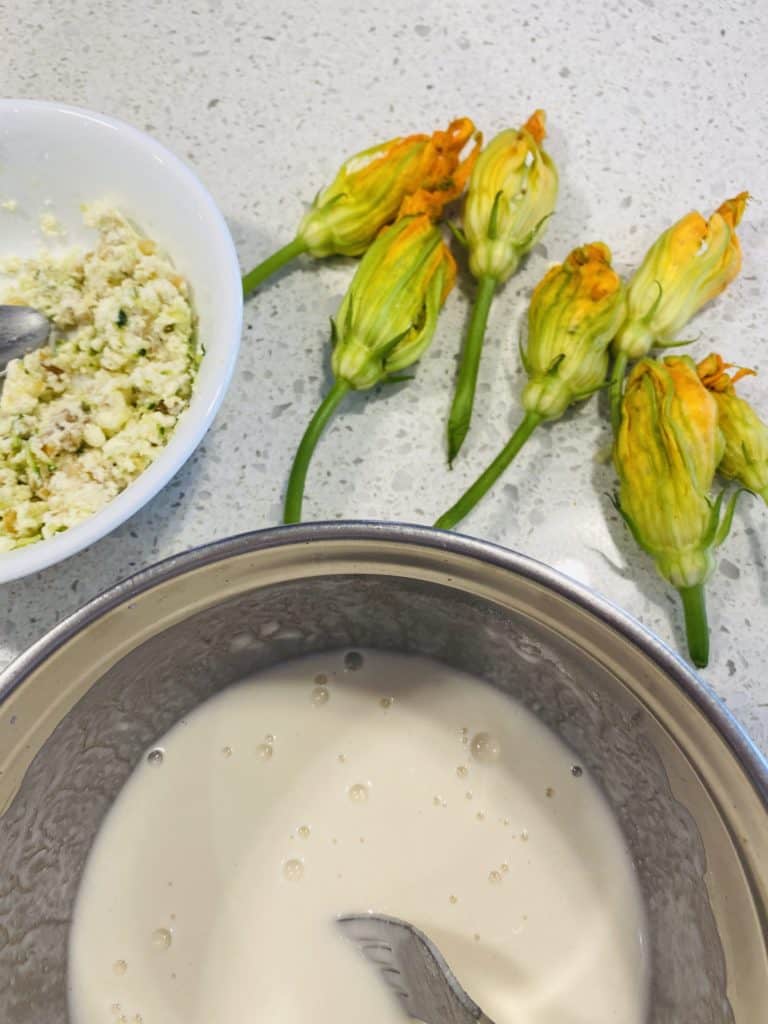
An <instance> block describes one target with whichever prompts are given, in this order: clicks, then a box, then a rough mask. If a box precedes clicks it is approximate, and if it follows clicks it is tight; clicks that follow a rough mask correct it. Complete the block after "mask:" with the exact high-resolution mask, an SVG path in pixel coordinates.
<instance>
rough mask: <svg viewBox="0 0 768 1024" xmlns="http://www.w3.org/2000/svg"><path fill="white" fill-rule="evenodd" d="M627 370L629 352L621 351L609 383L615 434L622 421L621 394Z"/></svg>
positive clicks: (614, 364)
mask: <svg viewBox="0 0 768 1024" xmlns="http://www.w3.org/2000/svg"><path fill="white" fill-rule="evenodd" d="M626 372H627V354H626V352H619V354H618V355H617V356H616V358H615V359H614V360H613V367H612V369H611V381H610V384H609V385H608V394H609V395H610V398H611V426H612V427H613V432H614V434H616V433H618V430H619V425H620V423H621V396H622V391H623V389H624V374H625V373H626Z"/></svg>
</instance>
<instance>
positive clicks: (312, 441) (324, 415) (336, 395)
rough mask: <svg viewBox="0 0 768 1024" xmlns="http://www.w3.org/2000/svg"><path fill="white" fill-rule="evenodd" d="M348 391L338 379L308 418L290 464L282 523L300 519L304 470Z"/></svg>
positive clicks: (305, 477)
mask: <svg viewBox="0 0 768 1024" xmlns="http://www.w3.org/2000/svg"><path fill="white" fill-rule="evenodd" d="M348 391H349V384H348V383H347V382H346V381H345V380H337V381H336V382H335V384H334V385H333V387H332V388H331V390H330V391H329V392H328V394H327V395H326V396H325V398H324V399H323V400H322V402H321V403H320V406H319V408H318V409H317V412H316V413H315V415H314V416H313V417H312V419H311V420H310V421H309V426H308V427H307V429H306V430H305V431H304V436H303V437H302V439H301V442H300V443H299V447H298V449H297V451H296V456H295V457H294V460H293V466H291V475H290V477H289V479H288V490H287V491H286V494H285V510H284V515H283V522H284V523H300V522H301V505H302V502H303V500H304V485H305V483H306V480H307V470H308V469H309V463H310V461H311V459H312V454H313V452H314V450H315V448H316V447H317V442H318V441H319V440H320V437H321V436H322V433H323V431H324V430H325V428H326V426H327V425H328V420H329V419H330V418H331V416H333V414H334V412H335V411H336V408H337V406H338V404H339V402H341V400H342V398H343V397H344V396H345V395H346V393H347V392H348Z"/></svg>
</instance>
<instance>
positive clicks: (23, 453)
mask: <svg viewBox="0 0 768 1024" xmlns="http://www.w3.org/2000/svg"><path fill="white" fill-rule="evenodd" d="M85 222H86V224H88V225H89V226H91V227H93V228H95V229H96V230H97V231H98V233H99V240H98V242H97V244H96V246H95V248H94V249H93V250H92V251H88V252H85V251H83V250H82V249H71V250H68V251H65V252H63V253H61V252H57V253H51V252H47V251H46V252H43V253H41V254H40V255H39V256H38V257H36V258H34V259H17V258H13V259H9V260H6V261H5V262H4V264H3V266H2V270H3V272H4V273H6V274H8V275H10V278H11V280H10V283H9V284H8V286H7V287H6V288H5V289H4V291H3V293H2V296H1V297H0V302H3V303H10V304H16V305H25V306H33V307H35V308H36V309H39V310H41V312H43V313H45V314H46V316H48V317H49V318H50V320H51V323H52V330H51V337H50V340H49V343H48V344H47V345H46V346H45V347H44V348H40V349H37V350H35V351H34V352H30V353H29V354H28V355H26V356H25V357H24V358H23V359H16V360H13V361H12V362H11V363H9V364H8V367H7V370H6V374H5V381H4V384H3V387H2V393H0V552H3V551H10V550H11V549H13V548H17V547H22V546H24V545H26V544H30V543H33V542H35V541H39V540H43V539H45V538H47V537H51V536H53V535H54V534H56V533H59V532H61V531H62V530H66V529H68V528H69V527H70V526H74V525H75V524H76V523H79V522H81V521H82V520H83V519H86V518H87V517H88V516H91V515H93V514H94V513H95V512H98V511H99V509H101V508H103V507H104V506H105V505H106V504H107V502H109V501H111V499H112V498H114V497H115V496H116V495H118V494H119V493H120V492H121V491H122V490H124V489H125V488H126V487H127V486H128V484H130V483H131V481H132V480H135V479H136V477H137V476H138V475H139V474H140V473H141V472H142V471H143V470H144V469H146V468H147V466H148V465H149V464H150V463H151V462H152V461H153V459H155V458H156V457H157V455H158V454H159V453H160V452H161V451H162V449H163V447H164V445H165V444H166V442H167V441H168V438H169V437H170V435H171V433H172V432H173V429H174V427H175V425H176V423H177V421H178V418H179V416H180V415H181V414H182V412H183V411H184V410H185V409H186V407H187V405H188V404H189V400H190V396H191V393H192V387H193V383H194V379H195V374H196V372H197V367H198V364H199V361H200V355H199V352H198V348H197V343H196V332H195V317H194V313H193V311H192V307H191V304H190V297H189V289H188V286H187V283H186V281H185V280H184V278H183V277H181V276H180V275H179V274H178V273H177V272H176V270H175V269H174V267H173V265H172V264H171V262H170V261H169V259H168V258H167V257H166V256H164V255H163V254H162V253H161V252H160V251H159V250H158V247H157V245H156V244H155V242H153V241H152V240H151V239H149V238H144V237H143V236H142V235H140V234H139V233H138V232H137V231H136V230H135V229H134V227H132V225H131V224H129V223H128V221H127V220H126V219H125V218H124V217H123V216H122V215H121V214H120V213H119V212H118V211H117V210H115V209H112V208H111V207H110V206H108V205H107V204H105V203H94V204H91V205H90V206H88V207H87V208H86V210H85Z"/></svg>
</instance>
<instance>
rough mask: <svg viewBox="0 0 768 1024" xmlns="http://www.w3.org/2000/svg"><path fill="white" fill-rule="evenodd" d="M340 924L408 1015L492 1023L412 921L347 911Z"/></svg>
mask: <svg viewBox="0 0 768 1024" xmlns="http://www.w3.org/2000/svg"><path fill="white" fill-rule="evenodd" d="M338 924H339V927H340V928H341V930H342V931H343V932H344V934H345V935H346V936H347V938H349V939H352V941H353V942H355V943H357V945H358V946H359V948H360V950H361V952H362V953H363V955H364V956H365V957H366V959H367V960H369V961H370V963H372V964H373V965H374V967H377V968H378V969H379V971H380V973H381V976H382V977H383V978H384V980H385V981H386V983H387V984H388V985H389V987H390V988H391V989H392V991H393V992H394V993H395V995H396V996H397V997H398V999H399V1000H400V1002H401V1004H402V1007H403V1009H404V1010H405V1012H406V1013H407V1014H408V1016H409V1017H413V1018H414V1019H415V1020H420V1021H424V1024H472V1022H478V1024H493V1022H492V1021H491V1019H490V1017H487V1016H486V1015H485V1014H484V1013H483V1011H482V1010H481V1009H480V1007H479V1006H478V1005H477V1003H475V1002H474V1001H473V1000H472V999H471V998H470V997H469V996H468V995H467V993H466V992H465V991H464V989H463V988H462V987H461V985H460V984H459V982H458V980H457V978H456V975H455V974H454V973H453V971H452V970H451V968H450V967H449V966H448V964H447V962H446V960H445V957H444V956H443V955H442V953H441V952H440V950H439V949H438V948H437V946H436V945H435V944H434V942H432V941H431V940H430V939H428V938H427V936H426V935H425V934H424V933H423V932H421V931H419V929H418V928H415V927H414V926H413V925H412V924H409V923H408V921H401V920H400V919H399V918H396V917H387V916H386V915H385V914H344V915H343V916H342V917H340V918H338Z"/></svg>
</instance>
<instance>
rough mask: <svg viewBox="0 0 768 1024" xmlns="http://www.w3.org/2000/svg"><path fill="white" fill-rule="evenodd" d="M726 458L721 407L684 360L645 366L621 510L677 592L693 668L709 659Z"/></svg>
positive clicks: (623, 430)
mask: <svg viewBox="0 0 768 1024" xmlns="http://www.w3.org/2000/svg"><path fill="white" fill-rule="evenodd" d="M722 452H723V438H722V435H721V433H720V429H719V427H718V412H717V402H716V401H715V398H714V396H713V395H712V394H710V392H709V391H707V389H706V388H705V387H704V385H703V384H702V383H701V381H700V380H699V376H698V373H697V372H696V365H695V364H694V362H693V360H692V359H690V358H688V357H687V356H677V357H673V356H668V357H667V358H666V359H664V360H663V362H657V361H656V360H654V359H648V358H646V359H643V360H641V361H640V362H639V363H638V364H637V365H636V366H635V367H634V369H633V370H632V372H631V373H630V375H629V378H628V380H627V387H626V390H625V393H624V397H623V400H622V414H621V424H620V426H619V431H618V434H617V436H616V443H615V447H614V462H615V465H616V470H617V473H618V475H619V494H618V502H617V506H618V508H619V511H620V512H621V514H622V515H623V517H624V519H625V521H626V523H627V525H628V526H629V528H630V530H631V531H632V534H633V536H634V538H635V540H636V541H637V543H638V544H639V545H640V547H641V548H643V550H644V551H646V552H647V553H648V554H649V555H650V556H651V557H652V558H653V560H654V562H655V563H656V568H657V569H658V570H659V572H660V573H661V575H662V576H663V577H664V579H666V580H667V581H668V582H669V583H671V584H672V586H673V587H675V588H676V589H677V591H678V592H679V594H680V596H681V598H682V602H683V608H684V611H685V624H686V632H687V635H688V649H689V652H690V655H691V659H692V660H693V662H694V664H695V665H698V666H700V667H704V666H705V665H706V664H707V661H708V659H709V629H708V626H707V613H706V604H705V599H704V584H705V582H706V580H707V578H708V577H709V575H710V573H711V572H712V569H713V567H714V555H713V552H714V549H715V547H717V546H718V545H719V544H720V543H722V541H723V540H724V539H725V536H726V535H727V533H728V531H729V529H730V525H731V521H732V518H733V511H734V505H735V496H734V499H733V500H732V501H731V502H729V505H728V509H727V510H726V513H725V515H724V517H723V519H722V522H721V521H720V511H721V503H722V495H721V496H720V498H718V499H717V501H715V502H713V501H712V500H711V499H710V490H711V488H712V483H713V481H714V476H715V468H716V466H717V464H718V462H719V461H720V458H721V455H722Z"/></svg>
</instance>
